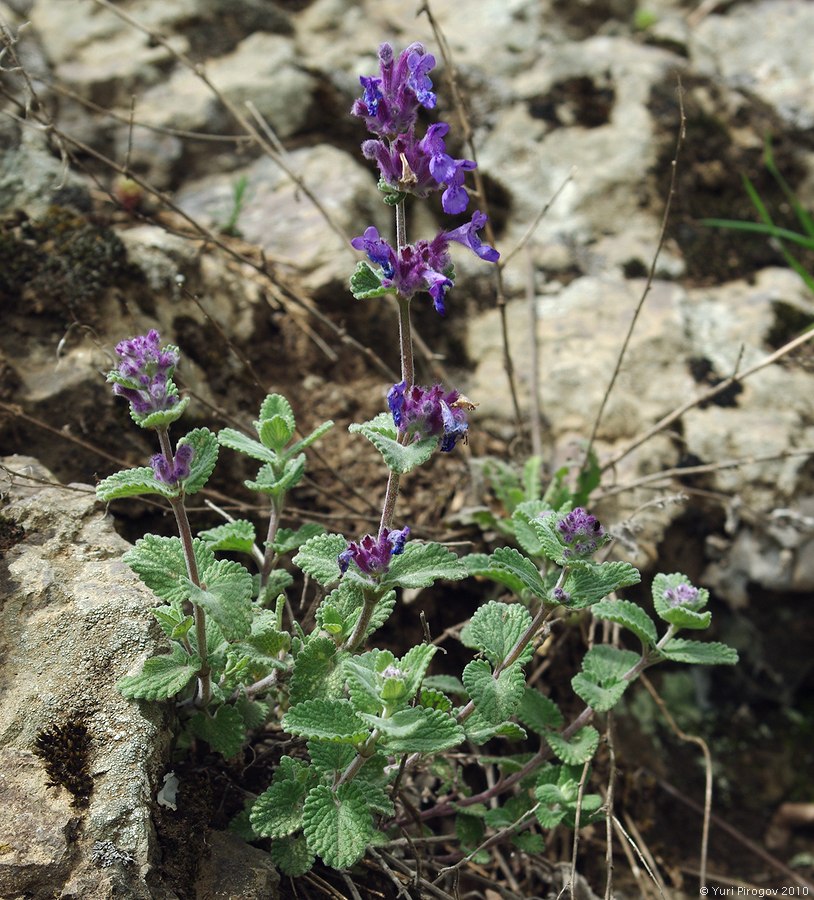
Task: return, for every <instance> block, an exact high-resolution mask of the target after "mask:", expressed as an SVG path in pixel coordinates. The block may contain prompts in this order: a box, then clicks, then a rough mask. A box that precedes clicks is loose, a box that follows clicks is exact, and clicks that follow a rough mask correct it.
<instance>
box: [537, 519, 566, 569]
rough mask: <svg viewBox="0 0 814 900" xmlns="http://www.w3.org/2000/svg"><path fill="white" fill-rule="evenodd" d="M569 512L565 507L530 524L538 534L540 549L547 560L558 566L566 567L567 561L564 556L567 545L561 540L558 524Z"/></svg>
mask: <svg viewBox="0 0 814 900" xmlns="http://www.w3.org/2000/svg"><path fill="white" fill-rule="evenodd" d="M567 511H568V507H565V508H564V509H560V510H559V511H557V512H556V513H552V514H551V515H549V516H544V517H543V518H542V519H534V520H533V521H532V522H531V523H530V524H531V526H532V528H534V530H535V531H536V532H537V537H538V539H539V541H540V547H541V549H542V552H543V554H544V555H545V557H546V559H550V560H551V561H552V562H555V563H557V565H558V566H563V565H565V559H564V558H563V555H562V552H563V550H564V549H565V545H564V544H563V542H562V541H561V540H560V536H559V533H558V531H557V522H558V521H559V519H560V518H561V517H562V515H563V514H564V513H566V512H567Z"/></svg>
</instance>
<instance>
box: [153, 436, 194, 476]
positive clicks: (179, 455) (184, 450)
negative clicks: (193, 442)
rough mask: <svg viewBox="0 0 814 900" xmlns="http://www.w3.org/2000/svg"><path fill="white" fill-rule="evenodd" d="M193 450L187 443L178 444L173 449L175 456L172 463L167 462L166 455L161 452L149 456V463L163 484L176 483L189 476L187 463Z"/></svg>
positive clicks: (189, 461)
mask: <svg viewBox="0 0 814 900" xmlns="http://www.w3.org/2000/svg"><path fill="white" fill-rule="evenodd" d="M194 455H195V451H194V450H193V448H192V447H191V446H190V445H189V444H180V445H179V447H178V449H177V450H176V451H175V457H174V459H173V461H172V465H170V464H169V462H168V460H167V457H166V456H164V454H163V453H156V455H155V456H153V457H151V458H150V465H151V466H152V468H153V472H154V473H155V477H156V479H157V480H158V481H161V482H163V483H164V484H169V485H176V484H178V482H179V481H182V480H183V479H184V478H187V477H189V464H190V463H191V462H192V457H193V456H194Z"/></svg>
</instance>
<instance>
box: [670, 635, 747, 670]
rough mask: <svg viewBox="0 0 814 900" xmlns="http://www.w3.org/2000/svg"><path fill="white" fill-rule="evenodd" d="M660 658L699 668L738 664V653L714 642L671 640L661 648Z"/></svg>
mask: <svg viewBox="0 0 814 900" xmlns="http://www.w3.org/2000/svg"><path fill="white" fill-rule="evenodd" d="M661 653H662V656H663V657H664V658H665V659H671V660H673V661H674V662H680V663H690V664H691V665H700V666H734V665H735V664H736V663H737V662H738V651H737V650H735V649H734V647H728V646H727V645H726V644H719V643H717V642H715V641H712V642H709V643H708V642H706V641H685V640H684V639H683V638H673V639H672V640H671V641H668V642H667V643H666V644H665V645H664V647H662V648H661Z"/></svg>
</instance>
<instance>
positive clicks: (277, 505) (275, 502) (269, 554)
mask: <svg viewBox="0 0 814 900" xmlns="http://www.w3.org/2000/svg"><path fill="white" fill-rule="evenodd" d="M282 511H283V498H282V497H276V496H274V495H272V497H271V511H270V512H269V530H268V534H267V535H266V550H265V553H264V554H263V565H262V566H261V568H260V589H261V590H262V589H263V588H264V587H265V586H266V584H267V583H268V580H269V575H270V574H271V566H272V563H273V562H274V550H273V548H272V546H271V545H272V544H273V543H274V538H275V537H276V535H277V529H278V528H279V527H280V514H281V513H282Z"/></svg>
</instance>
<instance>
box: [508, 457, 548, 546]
mask: <svg viewBox="0 0 814 900" xmlns="http://www.w3.org/2000/svg"><path fill="white" fill-rule="evenodd" d="M532 460H536V461H537V464H536V465H535V466H534V467H532V469H531V470H530V472H528V473H527V485H526V496H527V497H529V499H528V500H525V501H524V502H523V503H519V504H518V505H517V507H516V508H515V510H514V512H513V513H512V525H513V527H514V534H515V537H516V538H517V543H518V544H520V546H521V547H522V548H523V549H524V550H525V551H526V553H528V554H529V556H536V557H540V556H544V553H543V545H542V544H541V543H540V538H539V537H538V535H537V531H536V529H535V528H534V526H533V524H532V522H533V521H534V520H535V519H537V518H538V517H539V516H540V515H542V514H545V513H550V512H551V507H550V506H549V504H548V503H546V502H545V500H539V499H532V498H531V497H530V496H529V491H530V490H534V489H535V487H536V489H537V490H538V491H539V457H536V456H533V457H531V459H529V460H528V461H527V463H526V467H528V465H529V463H530V462H531V461H532ZM526 467H524V471H525V469H526ZM529 479H530V480H529ZM536 496H537V497H539V493H538V494H537V495H536Z"/></svg>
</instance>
